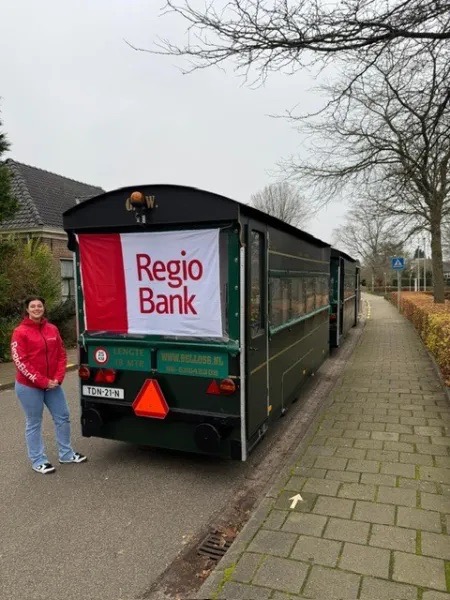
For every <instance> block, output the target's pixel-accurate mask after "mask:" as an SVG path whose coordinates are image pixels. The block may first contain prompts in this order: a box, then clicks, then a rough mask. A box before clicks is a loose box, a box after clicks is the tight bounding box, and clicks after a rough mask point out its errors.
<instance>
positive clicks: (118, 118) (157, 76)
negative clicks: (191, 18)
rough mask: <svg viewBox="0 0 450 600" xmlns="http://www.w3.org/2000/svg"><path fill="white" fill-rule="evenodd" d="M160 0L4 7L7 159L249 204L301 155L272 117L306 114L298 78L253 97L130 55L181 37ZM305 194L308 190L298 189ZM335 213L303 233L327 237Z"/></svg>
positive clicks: (18, 0)
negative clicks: (294, 111) (281, 167)
mask: <svg viewBox="0 0 450 600" xmlns="http://www.w3.org/2000/svg"><path fill="white" fill-rule="evenodd" d="M162 6H163V0H72V1H70V2H69V1H64V0H42V1H41V2H39V1H37V0H2V2H1V4H0V73H1V81H0V96H1V97H2V100H1V104H0V110H1V111H2V120H3V124H4V130H5V132H6V133H7V134H8V137H9V139H10V142H11V144H12V148H11V152H10V153H9V156H11V157H13V158H15V159H16V160H18V161H21V162H25V163H27V164H30V165H33V166H36V167H40V168H42V169H47V170H49V171H53V172H55V173H58V174H60V175H64V176H66V177H71V178H73V179H77V180H79V181H83V182H85V183H89V184H92V185H100V186H102V187H103V188H104V189H107V190H110V189H114V188H116V187H122V186H126V185H134V184H143V183H174V184H180V185H191V186H195V187H199V188H203V189H206V190H210V191H213V192H216V193H219V194H223V195H225V196H229V197H230V198H233V199H235V200H238V201H240V202H248V201H249V199H250V195H251V194H252V193H253V192H256V191H258V190H260V189H261V188H263V187H264V186H265V185H267V184H269V183H272V182H273V181H274V180H275V175H274V171H275V169H276V164H277V162H278V161H280V160H281V159H283V158H288V157H289V156H290V155H292V154H295V153H298V152H304V141H303V140H302V139H301V138H300V136H299V134H298V132H296V131H295V130H294V129H292V127H291V126H290V125H289V124H288V123H287V122H286V121H284V120H283V119H272V118H270V116H269V115H270V114H281V113H283V111H284V110H285V109H287V108H292V107H293V106H294V105H295V104H299V105H300V106H301V108H302V109H304V110H308V109H316V108H318V106H319V99H318V98H317V97H316V96H315V95H314V93H313V92H311V91H310V90H311V88H312V87H313V85H314V81H313V80H312V78H311V77H310V76H309V75H308V74H307V73H298V74H296V75H294V76H288V75H283V74H278V73H277V74H272V75H271V76H270V77H269V79H268V80H267V82H266V84H265V85H264V86H263V87H260V88H259V89H251V88H250V87H248V86H246V85H244V84H243V82H242V80H241V79H239V78H238V77H237V76H236V75H234V74H233V71H232V65H231V64H230V65H229V69H228V71H227V72H226V73H224V72H223V71H221V70H218V69H207V70H203V71H198V72H195V73H194V74H191V75H182V74H181V72H180V68H179V67H180V66H181V62H178V63H177V61H176V59H174V58H168V57H163V56H154V55H151V54H147V53H140V52H136V51H134V50H132V49H131V48H129V47H128V46H127V45H126V43H125V42H124V39H127V40H128V41H129V42H130V43H132V44H134V45H136V46H139V47H147V48H149V47H151V46H152V43H153V41H154V40H155V39H156V37H157V36H160V37H168V38H171V39H172V40H179V41H181V40H182V39H183V36H184V35H185V29H186V24H185V23H184V22H183V21H182V20H180V19H179V18H176V17H175V16H170V17H167V16H166V17H162V16H160V15H161V8H162ZM304 195H305V196H306V197H307V198H308V190H304ZM343 216H344V208H343V207H342V206H340V205H336V206H330V207H329V208H328V209H326V210H323V211H321V213H320V214H319V215H318V217H316V218H315V219H314V220H313V221H312V222H311V224H310V225H309V227H307V229H308V231H310V232H311V233H312V234H313V235H315V236H317V237H319V238H321V239H323V240H325V241H328V242H329V241H331V232H332V229H333V228H334V227H336V226H337V225H338V224H340V223H342V222H343Z"/></svg>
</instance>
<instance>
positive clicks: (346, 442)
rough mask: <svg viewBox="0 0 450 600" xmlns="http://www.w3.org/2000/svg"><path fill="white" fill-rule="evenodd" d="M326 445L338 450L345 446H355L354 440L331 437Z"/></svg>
mask: <svg viewBox="0 0 450 600" xmlns="http://www.w3.org/2000/svg"><path fill="white" fill-rule="evenodd" d="M325 445H326V446H331V447H332V448H338V447H343V446H346V447H351V446H353V440H350V439H348V438H337V437H329V438H328V440H327V441H326V444H325Z"/></svg>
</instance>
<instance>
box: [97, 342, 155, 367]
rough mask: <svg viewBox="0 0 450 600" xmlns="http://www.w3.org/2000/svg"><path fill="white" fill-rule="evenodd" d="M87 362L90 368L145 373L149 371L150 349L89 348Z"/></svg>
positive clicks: (122, 347)
mask: <svg viewBox="0 0 450 600" xmlns="http://www.w3.org/2000/svg"><path fill="white" fill-rule="evenodd" d="M88 362H89V365H90V366H92V367H100V368H101V367H104V368H107V369H121V370H122V369H125V370H127V371H147V372H148V371H150V369H151V359H150V349H149V348H137V347H134V346H115V345H114V346H113V345H110V344H102V345H99V346H89V347H88Z"/></svg>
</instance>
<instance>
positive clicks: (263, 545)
mask: <svg viewBox="0 0 450 600" xmlns="http://www.w3.org/2000/svg"><path fill="white" fill-rule="evenodd" d="M296 540H297V536H296V535H295V534H293V533H288V532H286V531H268V530H264V529H261V530H260V531H258V533H257V534H256V535H255V537H254V538H253V540H252V541H251V542H250V545H249V546H248V548H247V550H248V551H249V552H262V553H263V554H273V555H274V556H289V554H290V553H291V550H292V548H293V547H294V544H295V542H296Z"/></svg>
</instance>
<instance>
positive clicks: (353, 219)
mask: <svg viewBox="0 0 450 600" xmlns="http://www.w3.org/2000/svg"><path fill="white" fill-rule="evenodd" d="M404 240H405V238H404V232H403V231H402V227H401V225H400V224H399V223H397V222H396V221H395V220H394V219H393V218H392V217H389V216H386V215H382V214H379V213H378V212H377V210H376V207H374V206H373V205H370V204H369V203H367V202H358V203H356V205H355V206H354V207H353V208H352V209H351V210H350V211H349V212H348V214H347V216H346V219H345V222H344V224H343V225H342V226H341V227H338V228H336V229H335V230H334V231H333V244H334V245H335V246H337V247H338V248H340V249H342V250H344V251H346V252H348V253H349V254H350V255H351V256H353V257H354V258H358V259H359V260H360V262H361V264H362V266H363V267H365V268H366V269H367V270H368V271H369V273H370V276H371V279H372V287H373V285H374V283H375V282H376V284H377V285H379V286H380V285H382V284H383V281H384V279H385V277H384V274H385V273H387V272H388V270H389V269H390V268H391V267H390V259H391V257H393V256H401V255H402V254H403V245H404Z"/></svg>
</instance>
